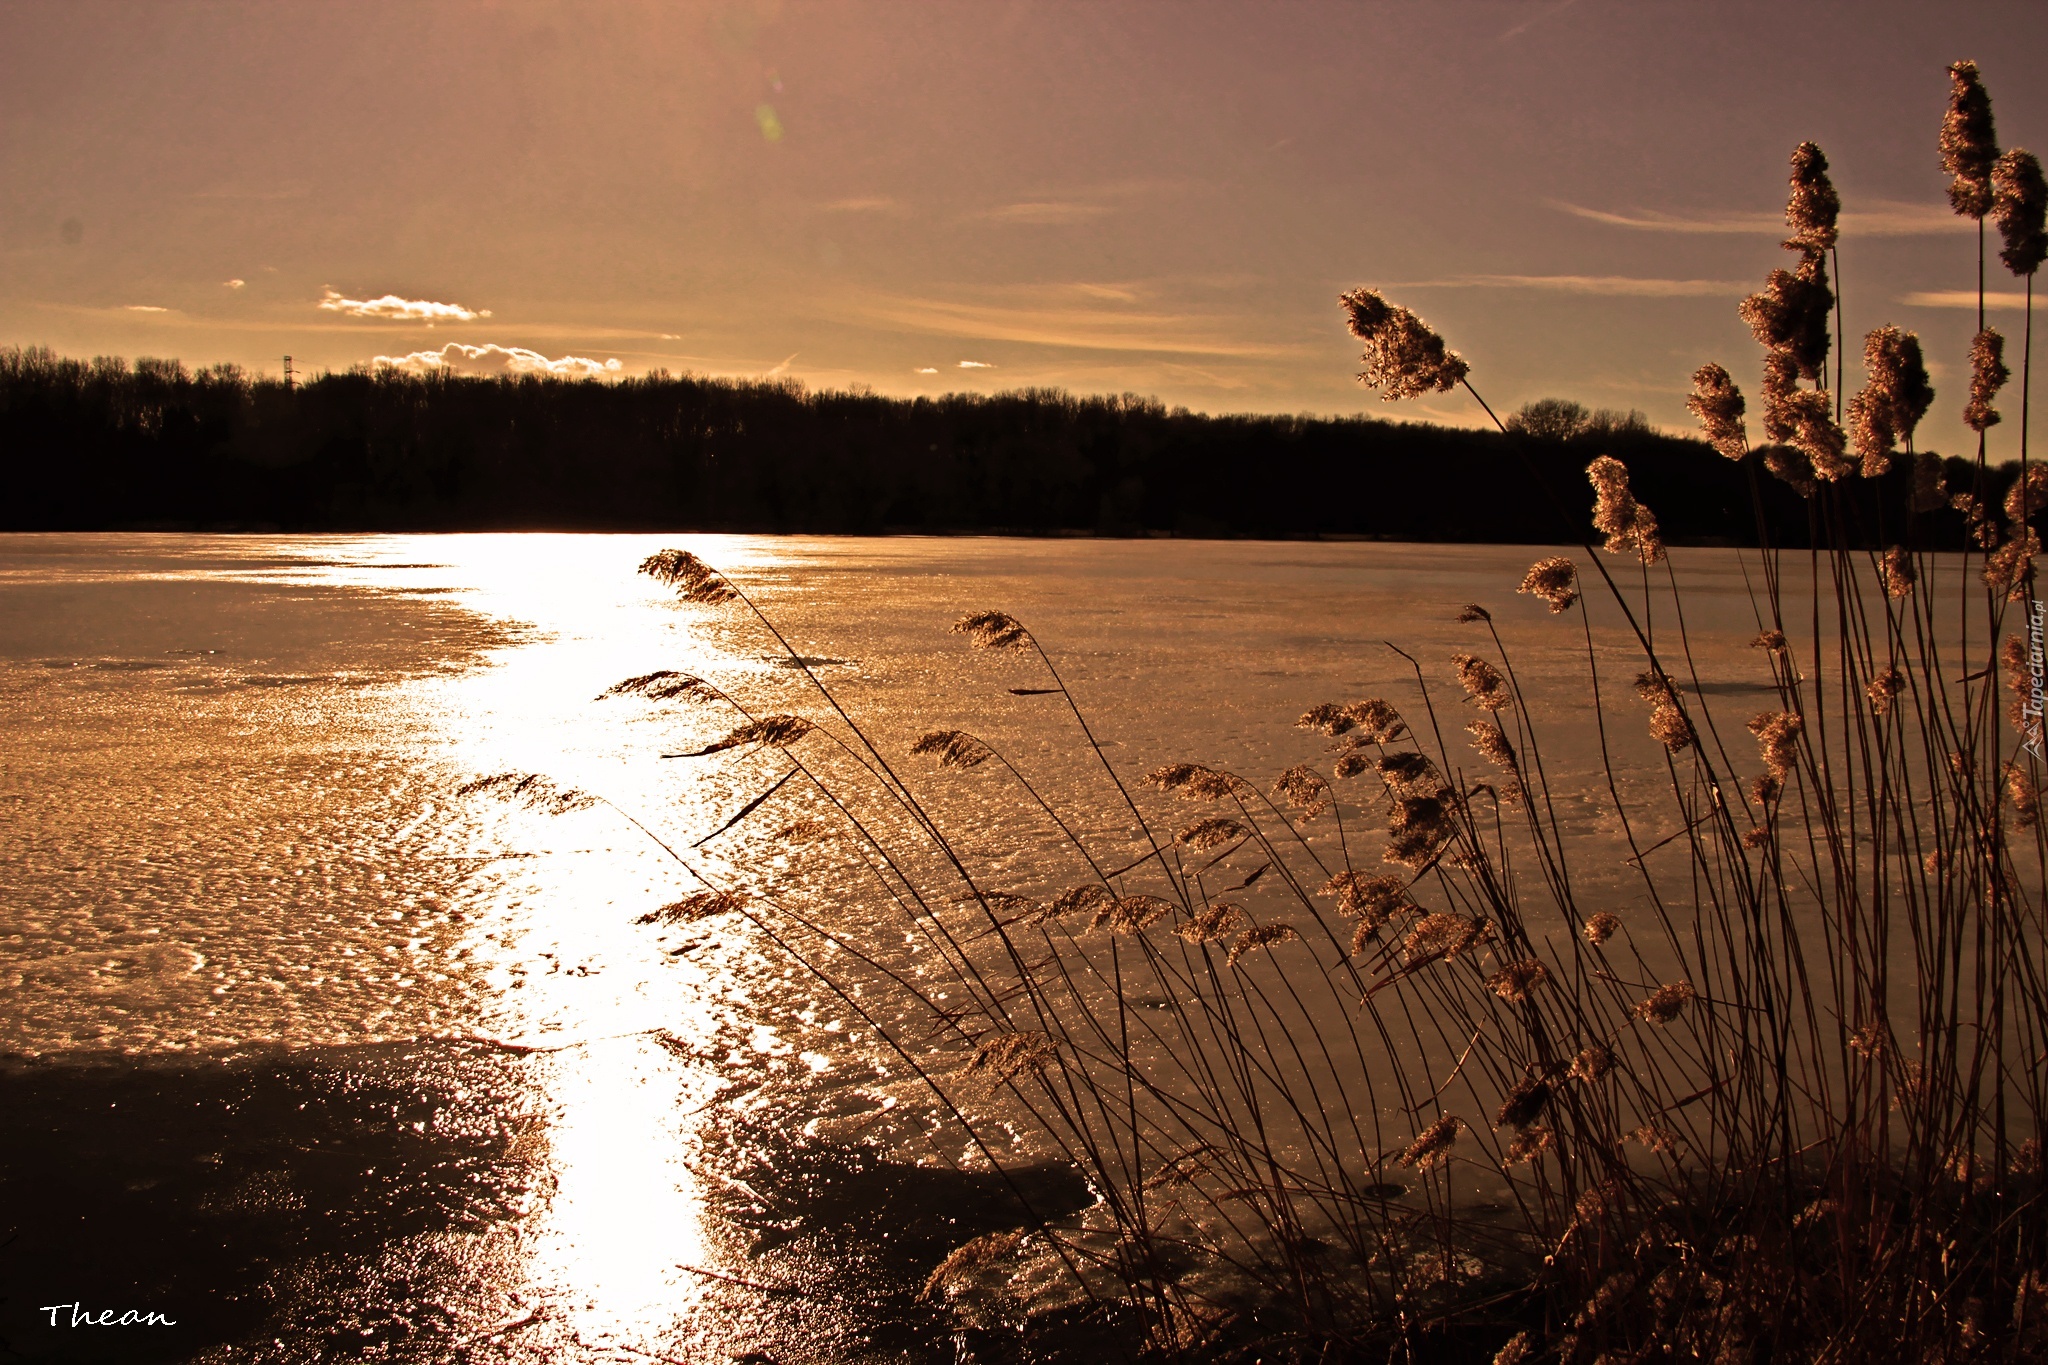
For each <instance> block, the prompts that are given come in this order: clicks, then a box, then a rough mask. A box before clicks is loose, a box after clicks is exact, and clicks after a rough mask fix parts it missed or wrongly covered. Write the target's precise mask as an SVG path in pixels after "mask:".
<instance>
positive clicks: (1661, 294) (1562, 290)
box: [1387, 275, 1755, 299]
mask: <svg viewBox="0 0 2048 1365" xmlns="http://www.w3.org/2000/svg"><path fill="white" fill-rule="evenodd" d="M1387 287H1388V288H1390V289H1547V290H1550V291H1552V292H1554V293H1559V294H1608V295H1617V296H1622V297H1629V298H1648V299H1675V298H1725V297H1731V296H1732V297H1739V296H1741V295H1743V294H1747V293H1749V292H1750V291H1751V290H1752V289H1753V288H1754V287H1755V286H1753V285H1750V284H1747V283H1745V282H1743V281H1741V280H1661V279H1639V278H1637V277H1635V276H1633V275H1452V276H1448V277H1446V278H1444V279H1439V280H1412V281H1410V282H1408V283H1406V284H1398V285H1389V286H1387Z"/></svg>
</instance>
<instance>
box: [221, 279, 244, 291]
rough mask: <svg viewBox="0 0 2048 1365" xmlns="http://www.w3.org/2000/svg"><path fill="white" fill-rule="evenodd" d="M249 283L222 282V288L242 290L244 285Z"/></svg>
mask: <svg viewBox="0 0 2048 1365" xmlns="http://www.w3.org/2000/svg"><path fill="white" fill-rule="evenodd" d="M247 283H248V281H247V280H222V281H221V282H220V287H221V288H223V289H240V288H241V287H242V286H243V285H245V284H247Z"/></svg>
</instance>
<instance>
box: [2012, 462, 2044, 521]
mask: <svg viewBox="0 0 2048 1365" xmlns="http://www.w3.org/2000/svg"><path fill="white" fill-rule="evenodd" d="M2043 507H2048V465H2039V464H2030V465H2028V466H2027V472H2026V475H2025V476H2024V477H2023V478H2017V479H2014V480H2013V481H2012V487H2010V488H2008V489H2006V490H2005V519H2006V520H2007V521H2014V522H2019V521H2032V520H2033V519H2034V514H2035V513H2036V512H2038V511H2040V510H2041V509H2042V508H2043Z"/></svg>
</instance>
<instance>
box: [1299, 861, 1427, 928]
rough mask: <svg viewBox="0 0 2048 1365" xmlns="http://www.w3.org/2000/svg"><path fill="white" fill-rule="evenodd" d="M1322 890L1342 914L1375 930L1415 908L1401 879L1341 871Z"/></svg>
mask: <svg viewBox="0 0 2048 1365" xmlns="http://www.w3.org/2000/svg"><path fill="white" fill-rule="evenodd" d="M1322 891H1323V894H1324V895H1325V896H1335V897H1336V898H1337V912H1338V913H1339V914H1342V915H1356V916H1359V917H1360V918H1361V919H1362V920H1363V921H1364V922H1365V923H1366V924H1367V925H1369V926H1370V928H1371V930H1374V931H1377V930H1378V929H1379V927H1380V926H1381V925H1383V924H1385V923H1386V922H1387V921H1388V920H1390V919H1392V918H1393V917H1394V916H1395V915H1397V914H1399V913H1400V912H1401V911H1403V910H1412V909H1414V908H1415V905H1414V902H1412V901H1410V900H1409V899H1408V883H1407V882H1405V881H1403V880H1402V879H1401V878H1399V877H1368V876H1366V875H1365V874H1364V873H1363V872H1348V871H1347V872H1339V873H1338V874H1337V875H1336V876H1334V877H1332V878H1330V880H1329V881H1327V882H1325V883H1323V888H1322Z"/></svg>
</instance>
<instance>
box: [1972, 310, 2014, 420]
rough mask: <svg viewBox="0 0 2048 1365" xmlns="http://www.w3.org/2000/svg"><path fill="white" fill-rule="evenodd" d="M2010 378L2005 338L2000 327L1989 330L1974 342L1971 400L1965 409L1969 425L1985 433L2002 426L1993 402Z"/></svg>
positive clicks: (1978, 336)
mask: <svg viewBox="0 0 2048 1365" xmlns="http://www.w3.org/2000/svg"><path fill="white" fill-rule="evenodd" d="M2010 378H2012V371H2011V370H2009V369H2007V368H2006V366H2005V337H2004V336H2003V334H2001V333H2000V332H1999V331H1998V330H1997V329H1996V328H1992V327H1986V328H1985V329H1984V330H1983V331H1981V332H1979V333H1977V335H1976V336H1975V337H1973V338H1971V340H1970V401H1969V403H1968V404H1966V405H1965V406H1964V408H1963V424H1964V425H1965V426H1967V427H1969V429H1970V430H1972V431H1975V432H1979V433H1982V432H1985V431H1989V430H1990V429H1991V428H1992V427H1995V426H1997V425H1998V423H1999V421H2000V418H1999V415H1998V409H1996V408H1994V407H1992V406H1991V400H1992V399H1994V398H1996V397H1998V391H1999V390H2000V389H2002V388H2004V387H2005V381H2006V380H2008V379H2010Z"/></svg>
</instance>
